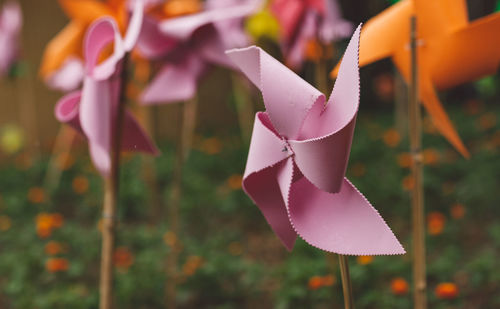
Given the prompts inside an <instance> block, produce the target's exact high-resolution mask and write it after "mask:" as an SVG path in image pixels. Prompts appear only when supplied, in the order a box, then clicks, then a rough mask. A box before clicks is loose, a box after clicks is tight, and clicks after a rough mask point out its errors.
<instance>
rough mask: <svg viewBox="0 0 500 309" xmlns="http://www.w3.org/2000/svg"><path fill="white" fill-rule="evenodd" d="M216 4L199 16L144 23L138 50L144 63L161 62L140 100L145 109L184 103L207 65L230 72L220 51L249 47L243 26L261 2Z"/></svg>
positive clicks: (194, 91)
mask: <svg viewBox="0 0 500 309" xmlns="http://www.w3.org/2000/svg"><path fill="white" fill-rule="evenodd" d="M215 2H216V0H214V1H208V3H207V9H206V10H205V11H203V12H200V13H196V14H191V15H186V16H181V17H176V18H169V19H166V20H164V21H157V20H155V19H154V18H146V19H145V20H144V26H143V29H142V33H141V36H140V37H139V42H138V49H139V51H140V52H141V54H142V55H143V56H144V57H146V58H148V59H157V60H161V61H163V62H164V64H163V67H162V69H161V70H160V72H159V73H158V74H157V76H156V77H155V78H154V79H153V81H152V82H151V84H150V85H149V86H148V87H147V88H146V89H145V90H144V92H143V94H142V98H141V101H142V102H143V103H144V104H154V103H170V102H177V101H183V100H188V99H190V98H192V97H193V96H194V95H195V93H196V89H197V85H198V81H199V79H200V78H201V76H202V75H203V73H204V72H205V71H206V69H207V68H208V66H209V65H210V64H216V65H221V66H225V67H230V68H233V64H232V63H231V61H230V60H229V58H228V57H227V56H226V54H225V53H224V51H225V50H226V49H230V48H235V47H242V46H245V45H247V43H248V41H247V40H246V36H245V35H244V34H243V25H242V20H243V18H244V17H245V16H248V15H250V14H252V13H253V12H256V11H257V10H258V9H259V7H260V3H261V0H243V1H237V2H236V3H235V1H229V2H230V3H229V5H228V6H223V7H221V6H220V5H219V4H214V3H215ZM224 2H227V1H224ZM238 25H239V26H238Z"/></svg>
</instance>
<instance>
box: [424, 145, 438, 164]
mask: <svg viewBox="0 0 500 309" xmlns="http://www.w3.org/2000/svg"><path fill="white" fill-rule="evenodd" d="M422 155H423V159H424V164H428V165H435V164H436V163H438V162H439V152H437V151H436V150H435V149H432V148H429V149H425V150H424V151H423V153H422Z"/></svg>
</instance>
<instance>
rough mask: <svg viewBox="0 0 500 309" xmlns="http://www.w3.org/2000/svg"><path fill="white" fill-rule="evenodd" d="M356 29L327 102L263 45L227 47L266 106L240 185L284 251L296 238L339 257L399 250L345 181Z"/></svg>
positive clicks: (354, 104)
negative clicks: (267, 51)
mask: <svg viewBox="0 0 500 309" xmlns="http://www.w3.org/2000/svg"><path fill="white" fill-rule="evenodd" d="M360 27H361V26H360ZM360 27H358V29H357V30H356V32H355V33H354V35H353V37H352V39H351V41H350V43H349V46H348V47H347V50H346V53H345V55H344V58H343V60H342V65H341V69H340V74H339V78H338V80H337V82H336V85H335V87H334V89H333V92H332V95H331V96H330V99H329V101H328V103H327V104H326V105H325V104H324V103H325V100H326V99H325V96H324V95H323V94H322V93H321V92H319V91H318V90H316V89H315V88H314V87H312V86H311V85H309V84H308V83H307V82H305V81H304V80H302V79H301V78H300V77H299V76H297V75H296V74H295V73H293V72H292V71H291V70H289V69H288V68H287V67H285V66H284V65H283V64H281V63H279V62H278V61H277V60H275V59H274V58H272V57H271V56H270V55H268V54H267V53H265V52H264V51H263V50H261V49H260V48H258V47H255V46H252V47H248V48H245V49H236V50H231V51H228V52H227V54H228V55H229V57H230V58H231V59H232V60H233V61H234V63H235V64H236V65H237V66H238V67H239V68H240V69H241V70H242V71H243V73H244V74H245V75H247V76H248V78H249V79H250V80H251V81H252V82H253V83H254V84H255V85H256V86H257V87H258V88H259V89H260V90H261V92H262V95H263V97H264V104H265V107H266V112H260V113H258V114H257V115H256V118H255V124H254V130H253V134H252V140H251V144H250V150H249V154H248V160H247V165H246V169H245V173H244V177H243V188H244V190H245V192H246V193H247V194H248V195H249V196H250V197H251V198H252V200H253V201H254V202H255V203H256V204H257V206H258V207H259V208H260V210H261V211H262V213H263V215H264V216H265V217H266V220H267V221H268V223H269V224H270V225H271V227H272V228H273V230H274V231H275V233H276V234H277V236H278V237H279V238H280V239H281V241H282V242H283V244H284V245H285V246H286V247H287V248H288V249H292V247H293V244H294V242H295V239H296V237H297V235H299V236H301V237H302V238H303V239H304V240H305V241H306V242H308V243H309V244H311V245H313V246H315V247H318V248H320V249H322V250H325V251H330V252H335V253H339V254H352V255H375V254H402V253H404V249H403V247H402V246H401V245H400V243H399V242H398V240H397V239H396V237H395V236H394V234H393V233H392V231H391V230H390V228H389V227H388V226H387V224H386V223H385V222H384V220H383V219H382V217H381V216H380V215H379V214H378V212H377V211H376V210H375V209H374V208H373V207H372V206H371V204H370V203H369V202H368V201H367V200H366V199H365V198H364V196H363V195H362V194H361V193H360V192H359V191H358V190H357V189H356V188H355V187H354V186H353V185H352V184H351V183H350V182H349V181H348V180H347V179H346V178H345V171H346V167H347V163H348V158H349V152H350V147H351V142H352V137H353V132H354V126H355V119H356V114H357V110H358V104H359V72H358V43H359V33H360Z"/></svg>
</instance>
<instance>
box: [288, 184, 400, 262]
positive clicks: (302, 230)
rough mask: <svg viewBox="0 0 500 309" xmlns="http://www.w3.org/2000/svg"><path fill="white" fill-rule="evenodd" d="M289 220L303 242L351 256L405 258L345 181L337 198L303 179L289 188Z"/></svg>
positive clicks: (389, 233) (384, 226)
mask: <svg viewBox="0 0 500 309" xmlns="http://www.w3.org/2000/svg"><path fill="white" fill-rule="evenodd" d="M289 212H290V220H291V222H292V224H293V226H294V228H295V230H296V231H297V233H298V234H299V235H300V237H302V238H303V239H304V240H305V241H306V242H308V243H309V244H311V245H312V246H314V247H317V248H319V249H322V250H325V251H329V252H335V253H339V254H350V255H385V254H404V253H405V250H404V249H403V247H402V246H401V244H400V243H399V242H398V240H397V239H396V237H395V236H394V234H393V233H392V231H391V229H390V228H389V227H388V226H387V224H386V223H385V221H384V220H383V219H382V217H381V216H380V215H379V213H378V212H377V211H376V210H375V209H374V208H373V207H372V205H371V204H370V202H368V200H366V198H365V197H364V196H363V195H362V194H361V193H360V192H359V191H358V190H357V189H356V188H355V187H354V186H353V185H352V184H351V183H350V182H349V181H348V180H347V179H344V183H343V184H342V189H341V190H340V192H339V193H337V194H331V193H328V192H324V191H321V190H318V189H317V188H316V187H315V186H314V185H313V184H311V183H310V182H309V181H308V180H307V178H305V177H303V178H301V179H300V180H298V181H297V182H295V183H293V184H292V186H291V187H290V203H289Z"/></svg>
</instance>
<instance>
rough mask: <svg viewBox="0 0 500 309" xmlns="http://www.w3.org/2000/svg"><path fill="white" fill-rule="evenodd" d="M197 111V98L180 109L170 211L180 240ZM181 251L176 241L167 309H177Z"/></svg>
mask: <svg viewBox="0 0 500 309" xmlns="http://www.w3.org/2000/svg"><path fill="white" fill-rule="evenodd" d="M197 109H198V99H197V98H196V97H195V98H193V99H191V100H188V101H186V102H184V104H183V106H182V107H181V109H180V110H181V113H182V115H180V116H181V117H180V118H181V119H182V124H181V138H180V140H179V141H178V144H177V153H176V158H175V166H174V171H173V180H172V181H173V187H172V196H171V200H170V205H169V211H168V215H169V218H168V221H169V232H171V233H172V234H173V236H174V237H175V239H178V236H179V231H180V229H179V209H180V205H181V201H182V180H183V177H182V171H183V167H184V163H185V162H186V159H187V157H188V155H189V152H190V149H191V146H192V141H193V137H194V131H195V129H196V113H197ZM179 251H180V246H179V244H178V242H177V241H175V242H174V244H173V245H172V247H171V251H170V254H169V255H168V256H167V259H166V265H165V266H166V272H167V282H166V284H165V306H166V308H167V309H175V308H176V307H177V281H178V280H179V273H178V269H177V264H178V260H179Z"/></svg>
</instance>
